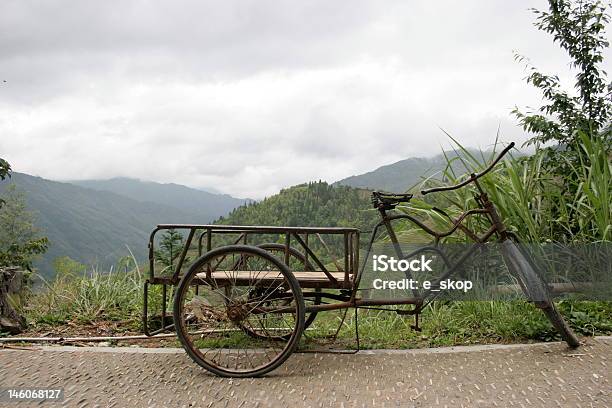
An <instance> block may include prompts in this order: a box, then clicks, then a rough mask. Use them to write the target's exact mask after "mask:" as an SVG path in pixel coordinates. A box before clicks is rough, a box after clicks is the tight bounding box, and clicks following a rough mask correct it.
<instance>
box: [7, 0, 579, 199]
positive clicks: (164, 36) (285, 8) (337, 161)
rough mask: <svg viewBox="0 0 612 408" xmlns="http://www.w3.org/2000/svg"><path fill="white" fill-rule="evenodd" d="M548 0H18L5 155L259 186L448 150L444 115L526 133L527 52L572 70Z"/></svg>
mask: <svg viewBox="0 0 612 408" xmlns="http://www.w3.org/2000/svg"><path fill="white" fill-rule="evenodd" d="M545 5H546V3H545V2H544V1H536V0H533V1H505V0H495V1H492V0H481V1H468V0H463V1H461V2H458V1H435V2H432V1H403V0H402V1H384V2H381V1H355V0H351V1H329V0H325V1H282V0H278V1H262V0H257V1H172V2H165V1H131V2H128V1H108V0H107V1H97V2H95V1H86V2H85V1H45V2H38V1H35V2H34V1H25V0H15V1H10V0H4V1H3V2H2V6H1V7H0V157H3V158H5V159H7V160H8V161H9V162H10V163H11V164H12V166H13V168H14V170H15V171H19V172H25V173H29V174H34V175H39V176H41V177H45V178H50V179H55V180H67V179H90V178H98V179H100V178H111V177H116V176H128V177H136V178H141V179H145V180H153V181H160V182H175V183H181V184H186V185H189V186H193V187H204V188H213V189H216V190H219V191H222V192H225V193H229V194H232V195H234V196H238V197H252V198H261V197H263V196H266V195H271V194H274V193H276V192H277V191H278V190H279V189H280V188H282V187H286V186H290V185H294V184H298V183H301V182H304V181H309V180H317V179H323V180H327V181H330V182H331V181H335V180H338V179H341V178H344V177H347V176H350V175H353V174H359V173H363V172H366V171H369V170H372V169H374V168H376V167H378V166H381V165H384V164H389V163H392V162H394V161H398V160H401V159H404V158H407V157H412V156H431V155H434V154H436V153H438V152H440V149H441V146H445V147H447V146H448V145H449V143H448V138H447V137H446V136H445V135H444V133H443V132H442V131H441V130H440V129H441V128H442V129H444V130H446V131H448V132H449V133H450V134H452V135H453V136H455V137H456V138H458V139H459V140H460V141H461V142H462V143H464V144H465V145H469V146H474V147H481V148H487V147H488V146H489V145H490V144H491V143H492V142H493V140H494V139H495V134H496V132H497V128H498V126H499V127H500V131H501V137H502V140H504V141H512V140H515V141H517V142H523V141H525V140H526V138H527V137H526V136H525V135H524V133H523V132H522V131H521V130H520V129H519V128H518V127H517V126H516V124H515V120H514V119H513V118H512V116H511V114H510V111H511V110H512V108H513V107H514V106H515V105H519V106H524V105H532V106H538V104H539V103H540V96H539V94H538V93H537V92H536V91H535V90H533V89H531V88H530V87H529V86H528V85H527V84H525V83H524V81H523V78H524V77H525V71H524V67H523V65H521V64H519V63H517V62H515V61H514V59H513V51H515V50H516V51H518V52H520V53H522V54H524V55H527V56H529V57H530V58H531V62H532V63H533V64H534V65H536V66H538V67H539V68H541V69H542V70H544V71H547V72H556V73H560V74H561V76H562V78H565V79H569V78H571V77H570V75H571V73H570V71H569V70H568V67H567V58H566V56H565V54H564V53H563V52H562V51H560V50H559V49H558V48H557V47H556V46H554V45H552V41H551V38H550V37H549V36H547V35H546V34H544V33H542V32H539V31H537V30H536V29H535V28H534V27H533V26H532V23H533V15H532V13H531V12H529V11H528V8H530V7H538V8H543V7H545ZM4 81H6V82H4ZM568 82H569V81H568ZM569 86H571V85H569ZM569 86H568V87H569Z"/></svg>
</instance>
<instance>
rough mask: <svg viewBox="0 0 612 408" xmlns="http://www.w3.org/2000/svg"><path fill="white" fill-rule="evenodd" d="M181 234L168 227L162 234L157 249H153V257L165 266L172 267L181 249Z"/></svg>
mask: <svg viewBox="0 0 612 408" xmlns="http://www.w3.org/2000/svg"><path fill="white" fill-rule="evenodd" d="M183 245H184V244H183V236H182V235H181V234H180V233H179V232H177V231H176V230H173V229H169V230H167V231H166V232H164V233H163V234H162V237H161V241H160V243H159V249H158V250H157V251H155V259H156V260H157V261H158V262H159V263H161V264H162V265H164V266H165V267H166V268H169V269H173V268H174V261H175V260H176V259H177V258H178V257H179V255H180V254H181V250H182V249H183Z"/></svg>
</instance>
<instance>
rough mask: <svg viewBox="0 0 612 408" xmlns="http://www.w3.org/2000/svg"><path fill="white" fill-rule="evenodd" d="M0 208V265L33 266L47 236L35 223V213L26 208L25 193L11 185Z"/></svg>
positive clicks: (29, 267) (46, 243) (42, 251)
mask: <svg viewBox="0 0 612 408" xmlns="http://www.w3.org/2000/svg"><path fill="white" fill-rule="evenodd" d="M3 199H4V205H3V206H2V208H0V266H21V267H22V268H25V269H29V270H31V269H32V262H33V261H34V259H35V258H36V256H37V255H39V254H42V253H44V252H45V251H46V250H47V247H48V240H47V238H46V237H42V236H41V235H40V230H39V229H38V228H36V227H35V226H34V220H35V217H34V214H33V213H32V212H30V211H28V210H27V208H26V202H25V197H24V194H23V193H22V192H20V191H17V189H16V188H15V186H14V185H10V186H9V187H8V188H7V189H6V191H5V195H4V197H3Z"/></svg>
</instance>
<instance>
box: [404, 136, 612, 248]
mask: <svg viewBox="0 0 612 408" xmlns="http://www.w3.org/2000/svg"><path fill="white" fill-rule="evenodd" d="M579 137H580V143H579V145H580V149H581V150H582V153H583V154H582V155H581V156H580V158H581V163H580V165H576V164H573V163H572V162H571V161H569V160H567V159H565V160H567V164H568V166H567V167H568V168H569V169H570V172H571V174H566V175H563V176H559V175H553V174H551V173H550V172H549V171H548V170H547V168H546V164H545V161H546V153H545V151H544V150H537V151H536V152H535V154H533V155H532V156H515V155H512V154H510V155H508V156H506V158H505V160H503V161H502V163H501V164H500V165H498V166H496V168H495V169H494V170H493V171H492V172H491V173H489V174H488V175H486V176H485V177H483V178H481V179H480V180H479V183H480V184H481V185H482V187H483V189H484V190H485V191H486V192H487V194H488V195H489V198H490V199H491V200H492V201H493V202H494V203H495V205H496V207H497V209H498V210H499V212H500V214H501V216H502V218H503V220H504V222H505V224H506V225H507V226H508V227H509V228H510V229H511V230H513V232H515V233H516V234H517V235H518V236H519V237H520V238H521V240H522V241H524V242H530V243H542V242H553V241H563V242H583V243H584V242H602V241H610V240H611V239H612V226H611V220H612V209H611V206H610V201H611V199H612V176H611V174H612V162H611V161H610V157H609V154H610V152H609V150H608V149H607V147H606V145H605V143H604V141H603V140H599V139H591V138H589V137H588V136H586V135H584V134H581V135H579ZM454 143H455V145H456V146H455V150H456V151H457V153H458V155H457V157H453V158H448V159H447V166H446V169H445V170H444V171H443V172H442V174H441V176H442V177H439V179H441V180H436V179H428V180H426V181H425V182H424V183H423V185H422V187H431V186H438V185H446V184H456V183H458V182H460V181H462V180H464V179H465V177H467V174H470V173H473V172H478V171H480V170H482V169H483V168H485V167H486V166H487V165H488V163H489V162H490V161H491V160H492V159H493V158H494V157H495V156H496V155H497V153H498V152H497V150H499V149H497V143H496V146H495V148H494V149H493V151H492V152H491V153H490V155H489V156H488V157H486V156H485V154H484V153H482V154H481V155H480V157H477V156H476V155H474V154H473V153H471V152H470V151H469V150H468V149H466V148H464V147H463V146H461V145H460V144H459V143H458V142H456V141H454ZM455 161H460V162H461V164H462V165H463V166H464V167H465V169H466V173H465V174H461V175H458V174H456V173H455V170H454V168H456V167H457V166H456V164H457V163H455ZM475 193H476V190H475V187H474V186H473V185H471V186H467V187H465V188H462V189H458V190H454V191H449V192H446V193H442V194H438V195H437V197H431V199H430V198H429V197H430V196H428V197H427V200H425V199H416V200H414V201H413V203H412V205H411V208H409V209H408V211H415V210H416V211H421V212H422V213H423V214H424V217H426V218H428V219H429V220H430V222H431V223H432V225H433V226H436V227H448V226H449V225H450V224H449V220H448V219H447V218H445V217H443V216H441V215H440V214H439V213H437V212H435V211H432V207H433V206H438V207H441V208H444V209H445V210H446V211H447V212H449V213H450V214H451V215H458V214H460V213H461V212H463V211H466V210H467V209H470V208H474V207H476V203H475V201H474V194H475ZM570 193H571V194H570ZM468 223H469V224H468V225H469V226H470V227H472V228H476V229H477V230H478V229H480V230H483V229H485V228H486V227H487V224H486V223H485V222H482V220H478V219H473V220H469V221H468Z"/></svg>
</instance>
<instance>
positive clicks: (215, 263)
mask: <svg viewBox="0 0 612 408" xmlns="http://www.w3.org/2000/svg"><path fill="white" fill-rule="evenodd" d="M207 271H209V272H210V274H209V275H207ZM266 276H275V278H273V279H269V278H265V277H266ZM196 286H198V287H199V292H198V294H196V293H195V287H196ZM228 288H229V292H228ZM254 288H256V289H257V290H262V288H263V290H264V291H265V292H264V293H263V294H262V295H261V296H260V298H253V297H251V296H249V295H250V292H251V290H253V289H254ZM228 293H229V296H230V297H229V298H228ZM287 299H291V303H290V306H287V305H288V303H287ZM275 300H278V301H279V303H278V305H279V306H278V307H279V308H278V309H273V307H272V306H269V305H270V303H271V302H274V301H275ZM264 303H265V305H264ZM304 308H305V306H304V298H303V296H302V291H301V289H300V286H299V283H298V281H297V280H296V278H295V277H294V276H293V274H292V273H291V271H290V270H289V268H288V267H287V266H286V265H285V264H284V263H283V262H281V261H280V260H279V259H278V258H276V257H275V256H273V255H271V254H270V253H268V252H267V251H266V250H264V249H261V248H258V247H255V246H249V245H228V246H224V247H220V248H216V249H213V250H211V251H209V252H207V253H206V254H204V255H203V256H202V257H201V258H200V259H198V260H197V261H196V262H195V263H194V264H193V265H192V266H191V267H190V268H189V271H187V273H186V274H185V275H184V276H183V278H182V279H181V281H180V283H179V285H178V287H177V290H176V293H175V297H174V322H175V327H176V332H177V335H178V338H179V340H180V341H181V344H182V345H183V347H184V348H185V350H186V352H187V354H188V355H189V356H190V357H191V358H192V359H193V360H194V361H195V362H196V363H197V364H199V365H200V366H202V367H204V368H205V369H206V370H208V371H210V372H211V373H213V374H216V375H218V376H222V377H238V378H244V377H258V376H261V375H264V374H266V373H268V372H270V371H272V370H274V369H275V368H277V367H278V366H280V365H281V364H282V363H283V362H285V361H286V360H287V358H289V356H290V355H291V353H293V352H294V351H295V348H296V347H297V344H298V341H299V339H300V337H301V335H302V332H303V331H304ZM261 314H265V315H270V316H272V318H275V319H279V317H277V316H278V315H280V319H282V322H283V323H284V324H285V323H286V322H287V317H290V319H289V323H286V327H284V328H283V329H282V330H285V331H287V332H290V333H289V334H290V335H289V336H287V338H286V339H285V340H284V346H282V344H281V343H280V342H279V341H278V340H274V341H272V340H270V339H265V338H264V339H255V338H253V337H251V336H248V335H247V334H246V333H244V331H243V330H242V328H241V327H240V326H241V325H244V324H250V323H248V322H249V319H251V318H252V317H253V316H258V315H261ZM245 322H246V323H245ZM275 323H276V322H275ZM264 330H265V328H264ZM270 330H272V329H270ZM241 333H242V334H241ZM196 343H197V344H196ZM211 350H212V351H211ZM209 353H210V354H209ZM249 365H250V366H249Z"/></svg>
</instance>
